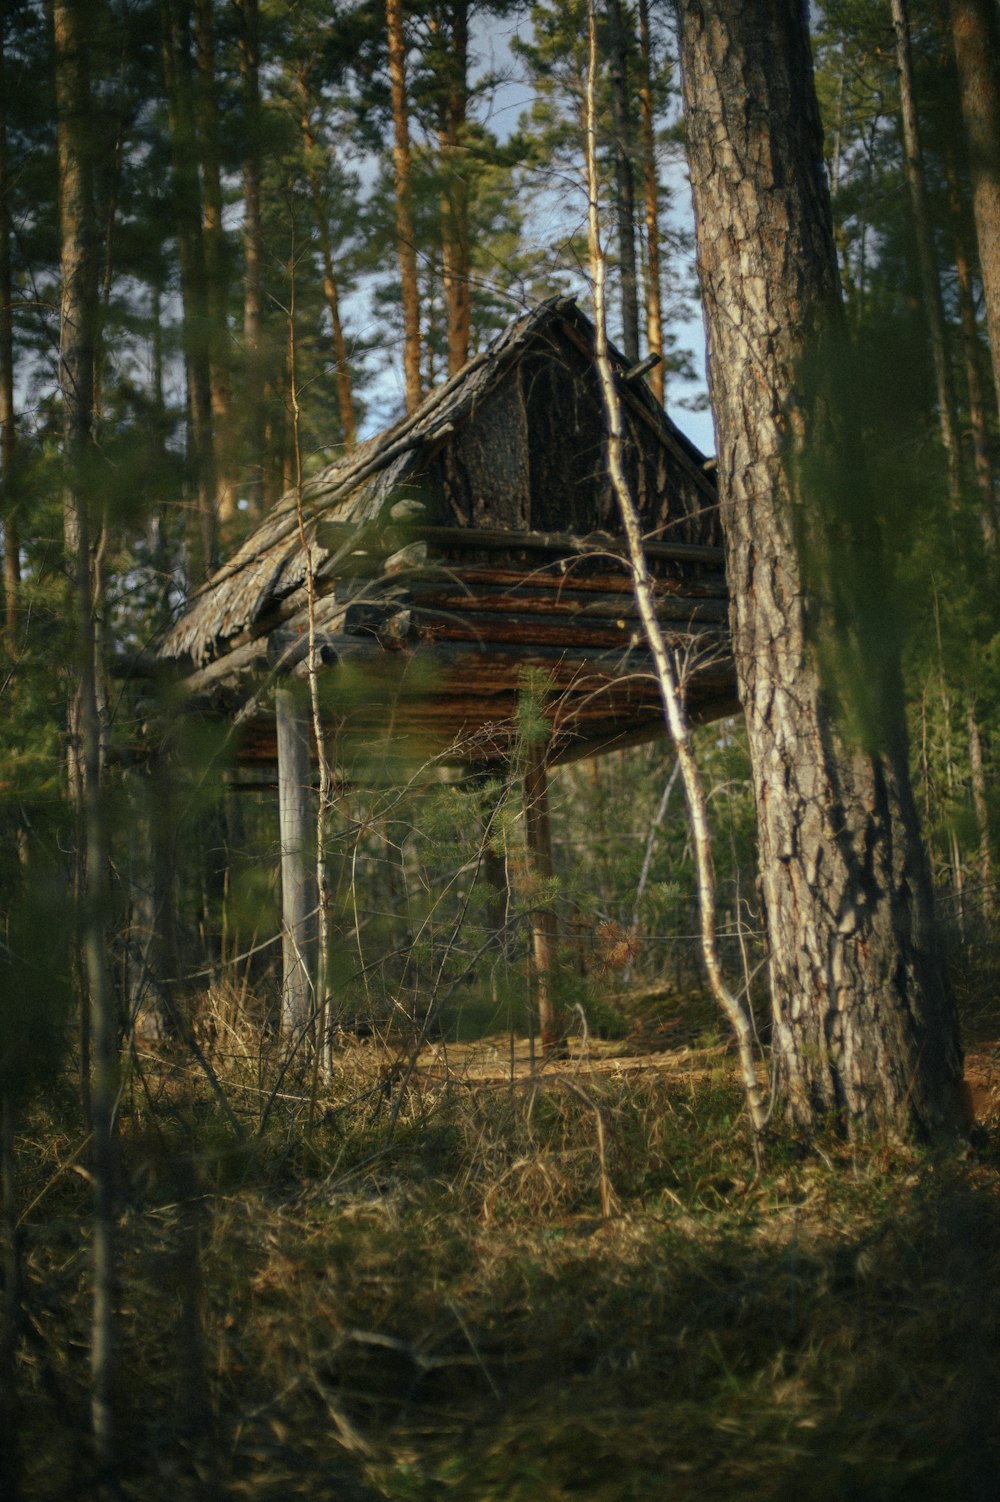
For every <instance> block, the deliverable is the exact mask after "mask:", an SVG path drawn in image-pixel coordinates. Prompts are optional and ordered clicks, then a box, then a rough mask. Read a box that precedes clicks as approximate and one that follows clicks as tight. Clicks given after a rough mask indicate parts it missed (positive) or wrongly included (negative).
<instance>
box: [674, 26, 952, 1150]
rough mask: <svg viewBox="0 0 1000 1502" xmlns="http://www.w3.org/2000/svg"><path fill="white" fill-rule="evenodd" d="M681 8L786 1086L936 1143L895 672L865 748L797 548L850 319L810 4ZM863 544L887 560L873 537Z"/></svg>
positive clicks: (739, 659)
mask: <svg viewBox="0 0 1000 1502" xmlns="http://www.w3.org/2000/svg"><path fill="white" fill-rule="evenodd" d="M678 15H679V19H680V39H681V57H682V67H683V73H684V97H685V107H686V114H687V124H688V142H689V153H690V165H691V177H692V184H693V190H694V201H695V212H696V218H697V228H698V254H699V267H700V274H701V280H702V286H703V290H704V296H705V308H706V319H707V325H708V340H709V360H710V380H711V390H712V399H713V406H714V410H715V416H716V427H717V439H718V454H719V481H720V490H721V497H722V508H723V526H724V530H725V533H726V540H727V549H728V564H729V570H730V587H731V591H732V598H733V635H734V653H735V657H736V665H737V673H738V676H739V682H740V694H741V698H742V701H743V705H744V710H745V713H746V718H747V725H748V731H749V737H750V747H751V757H752V764H753V775H754V791H755V798H756V805H757V815H758V833H759V841H760V872H761V889H762V897H763V901H764V906H765V910H766V918H767V927H768V935H769V939H770V946H771V959H770V965H771V986H772V997H773V1020H774V1030H773V1047H774V1053H775V1063H776V1066H777V1074H778V1083H779V1088H780V1090H781V1092H782V1094H783V1097H784V1099H785V1102H786V1104H787V1109H788V1112H789V1114H790V1116H791V1118H792V1119H793V1120H795V1121H797V1122H800V1123H802V1124H804V1125H806V1126H810V1125H813V1124H815V1123H816V1121H817V1120H818V1119H819V1118H820V1117H822V1116H823V1115H825V1114H827V1113H835V1115H836V1116H837V1117H838V1118H839V1119H841V1120H846V1121H847V1122H849V1123H851V1124H856V1125H858V1126H861V1127H870V1128H883V1127H888V1128H891V1129H896V1130H901V1131H904V1132H909V1133H918V1134H929V1133H931V1132H933V1131H935V1130H937V1129H940V1128H942V1127H952V1126H957V1125H959V1124H960V1119H961V1118H960V1104H959V1085H960V1078H961V1052H960V1048H959V1043H958V1036H957V1024H956V1020H955V1011H954V1005H953V1000H952V996H951V992H950V989H949V986H948V982H947V978H946V975H945V973H944V970H943V968H942V966H941V963H940V961H939V958H938V955H937V952H936V948H935V944H934V936H933V926H932V912H931V895H930V883H929V875H928V871H927V867H926V862H925V859H924V854H923V849H922V846H921V842H920V836H919V830H918V826H917V818H916V811H915V808H914V804H913V797H912V791H911V787H910V782H909V774H908V769H907V748H906V738H905V729H904V722H903V718H902V706H901V695H900V691H899V682H898V670H897V669H894V667H893V664H892V663H891V661H889V660H888V659H886V660H885V661H884V662H883V664H881V665H878V664H875V663H873V664H872V669H871V670H872V673H873V674H878V676H879V684H878V693H879V699H880V702H881V708H882V717H881V729H882V736H881V744H880V745H879V746H878V748H877V749H876V750H874V751H871V750H863V749H861V748H860V747H859V746H857V745H855V744H853V743H848V742H847V741H846V739H845V737H844V735H843V733H842V731H841V729H840V727H839V725H838V721H837V719H836V717H835V715H834V713H833V710H832V705H831V702H830V699H829V696H828V694H827V692H826V690H825V688H824V683H823V681H822V678H821V673H820V665H819V653H818V650H817V637H818V636H819V635H820V634H821V633H822V631H823V629H824V626H826V627H828V626H829V620H828V612H827V608H826V606H825V604H824V602H823V601H822V600H821V599H817V598H815V597H814V596H813V595H812V594H811V593H810V592H809V590H808V589H807V585H806V581H805V579H804V577H803V566H802V562H801V558H800V553H799V547H798V539H799V536H800V533H801V528H802V527H803V526H804V525H808V524H809V522H808V519H809V518H815V516H816V515H817V512H816V509H815V508H813V507H810V508H806V507H804V506H803V503H802V498H801V496H798V495H797V494H796V493H795V483H794V475H795V467H794V465H793V463H792V462H791V460H790V457H789V451H790V448H791V446H792V443H795V444H797V446H798V447H799V448H800V449H801V448H802V447H804V446H810V447H811V446H813V445H816V444H819V445H823V444H824V443H826V442H828V441H829V440H828V436H827V434H826V433H824V431H823V425H824V421H831V420H832V418H831V416H830V414H828V416H827V419H825V420H824V419H822V418H821V416H820V412H819V410H818V409H816V408H813V409H812V410H810V404H809V403H807V401H806V399H805V397H804V396H803V391H802V380H801V362H802V356H803V353H804V351H806V350H809V351H811V352H815V350H816V348H817V347H822V346H823V343H824V341H825V340H829V343H830V344H831V345H834V344H835V342H836V331H837V329H838V327H839V325H840V323H841V316H840V314H841V310H840V291H839V284H838V274H837V264H836V254H835V250H834V242H833V232H832V224H831V213H830V203H829V192H828V188H827V185H826V181H825V178H824V175H823V169H822V149H821V148H822V135H821V128H820V121H819V111H818V106H817V103H816V95H815V88H814V84H813V73H812V59H811V55H810V49H809V38H808V25H807V16H806V7H805V5H804V4H802V3H801V0H765V3H760V4H755V5H749V4H745V3H741V0H715V3H711V4H709V3H704V0H680V3H679V4H678ZM858 460H859V470H860V461H861V455H860V453H859V454H858ZM857 541H858V539H855V542H856V543H857ZM863 543H864V546H865V547H866V548H869V549H871V548H877V536H875V535H874V528H872V535H869V536H867V537H866V538H864V539H863ZM858 556H860V554H859V555H858Z"/></svg>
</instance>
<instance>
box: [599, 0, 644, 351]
mask: <svg viewBox="0 0 1000 1502" xmlns="http://www.w3.org/2000/svg"><path fill="white" fill-rule="evenodd" d="M607 14H608V50H609V53H610V62H611V75H610V76H611V119H612V124H613V128H614V150H615V217H616V219H617V222H618V273H619V276H620V278H621V308H622V353H623V354H624V356H625V358H626V360H628V361H629V363H630V364H632V365H635V364H637V363H638V360H639V279H638V276H637V275H636V267H635V184H634V182H633V178H632V119H631V101H630V97H629V79H628V63H627V59H626V49H625V17H624V15H623V13H622V5H621V0H607Z"/></svg>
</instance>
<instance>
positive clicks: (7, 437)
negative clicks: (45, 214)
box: [0, 14, 21, 632]
mask: <svg viewBox="0 0 1000 1502" xmlns="http://www.w3.org/2000/svg"><path fill="white" fill-rule="evenodd" d="M5 25H6V15H5V14H4V15H2V16H0V520H2V522H3V585H4V621H5V623H6V627H7V630H8V632H13V630H14V627H15V626H16V624H17V606H18V597H19V595H20V590H21V560H20V539H19V536H18V524H17V414H16V412H15V408H14V318H13V309H12V306H11V303H12V299H13V273H12V269H11V245H10V231H11V224H10V177H9V175H8V169H7V109H6V105H7V93H6V79H5V71H6V70H5V56H4V42H5V37H4V28H5Z"/></svg>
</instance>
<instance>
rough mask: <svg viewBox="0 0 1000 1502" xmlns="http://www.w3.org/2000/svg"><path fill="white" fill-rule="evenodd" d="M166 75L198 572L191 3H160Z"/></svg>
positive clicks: (198, 211) (205, 387) (209, 500)
mask: <svg viewBox="0 0 1000 1502" xmlns="http://www.w3.org/2000/svg"><path fill="white" fill-rule="evenodd" d="M161 10H162V25H163V73H164V80H165V83H166V93H167V118H168V123H169V127H170V152H171V158H172V165H173V189H174V213H175V217H176V221H177V249H178V258H179V260H180V268H181V295H182V299H183V303H184V324H183V343H184V365H185V371H186V375H187V389H188V409H189V414H190V438H189V443H190V448H191V458H192V461H193V464H192V468H193V470H194V474H195V484H196V487H197V497H198V499H197V510H198V534H197V538H196V539H195V550H196V552H197V553H198V555H199V556H198V570H197V571H198V572H200V573H201V574H202V575H204V576H205V577H206V578H207V576H208V575H209V574H210V573H211V572H212V571H213V569H214V568H215V566H216V564H217V562H218V526H217V517H216V469H215V437H214V430H213V413H212V379H211V320H210V318H209V309H208V301H207V295H206V291H207V277H206V270H205V243H204V234H203V227H202V203H201V184H200V177H199V160H198V140H197V134H196V131H195V102H194V97H193V79H192V73H191V57H190V38H189V29H190V14H189V9H188V5H187V0H162V7H161Z"/></svg>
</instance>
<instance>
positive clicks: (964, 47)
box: [951, 0, 1000, 405]
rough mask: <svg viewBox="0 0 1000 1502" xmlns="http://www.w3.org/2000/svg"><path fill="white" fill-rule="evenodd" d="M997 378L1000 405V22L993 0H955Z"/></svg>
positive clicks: (974, 199)
mask: <svg viewBox="0 0 1000 1502" xmlns="http://www.w3.org/2000/svg"><path fill="white" fill-rule="evenodd" d="M951 29H952V37H953V40H954V44H955V61H956V63H957V65H958V84H959V91H960V93H961V99H962V116H963V118H964V120H965V132H966V136H967V138H968V147H969V166H970V169H971V172H972V207H973V211H974V213H975V218H976V239H977V241H978V242H979V269H980V272H981V275H982V279H983V294H984V298H985V301H986V329H987V333H988V334H989V340H990V353H991V355H992V358H993V383H994V386H995V387H996V396H997V402H998V405H1000V21H998V19H997V9H996V4H995V3H994V4H992V5H991V4H990V3H989V0H951Z"/></svg>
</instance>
